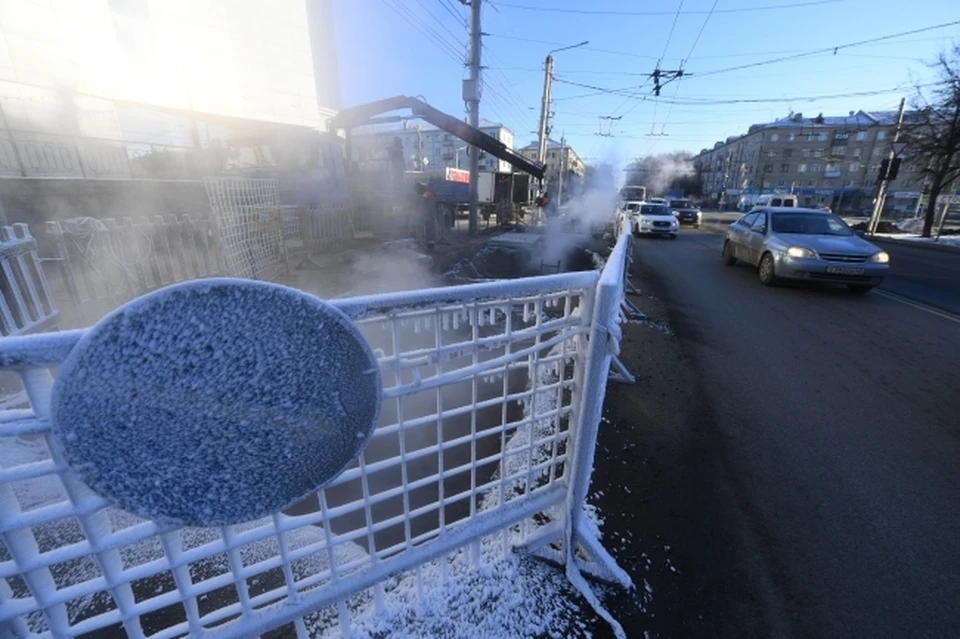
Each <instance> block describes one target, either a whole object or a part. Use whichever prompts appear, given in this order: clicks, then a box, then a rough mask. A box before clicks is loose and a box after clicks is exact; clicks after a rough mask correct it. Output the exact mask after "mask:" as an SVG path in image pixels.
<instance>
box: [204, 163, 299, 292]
mask: <svg viewBox="0 0 960 639" xmlns="http://www.w3.org/2000/svg"><path fill="white" fill-rule="evenodd" d="M203 182H204V184H205V185H206V187H207V196H208V197H209V199H210V208H211V210H212V211H213V214H214V217H215V218H216V220H217V227H218V230H219V232H218V240H219V247H220V252H221V256H222V259H223V262H224V264H225V266H226V272H228V273H230V274H232V275H235V276H237V277H246V278H250V279H270V278H271V277H272V276H273V275H275V274H277V273H278V272H280V270H283V269H285V270H287V271H289V269H290V264H289V261H288V260H289V256H288V254H287V245H286V242H285V241H284V238H283V230H284V222H283V214H282V212H281V207H280V188H279V184H278V182H277V180H273V179H253V178H238V177H218V178H204V180H203Z"/></svg>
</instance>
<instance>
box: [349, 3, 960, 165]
mask: <svg viewBox="0 0 960 639" xmlns="http://www.w3.org/2000/svg"><path fill="white" fill-rule="evenodd" d="M790 5H793V6H790ZM483 7H484V9H483V22H482V25H483V31H484V32H485V33H487V34H488V35H486V36H484V39H483V42H484V48H483V57H482V62H483V65H484V66H485V67H487V68H486V69H485V70H484V81H485V83H486V87H485V89H484V94H483V101H482V103H481V116H482V117H483V118H486V119H490V120H495V121H499V122H503V123H504V124H506V125H507V126H508V127H509V128H511V129H512V130H513V131H514V132H515V133H516V136H517V146H523V145H525V144H527V143H528V142H530V141H532V140H533V139H534V138H535V134H534V131H535V130H536V128H537V122H538V118H539V114H540V95H541V91H542V87H543V61H544V58H545V57H546V54H547V52H548V51H550V50H551V49H554V48H557V47H559V46H562V45H566V44H575V43H577V42H581V41H583V40H589V41H590V44H589V45H588V46H586V47H583V48H580V49H574V50H570V51H563V52H560V53H557V54H556V55H555V59H556V65H555V71H554V73H555V76H556V77H557V80H558V81H557V82H556V83H555V84H554V91H553V97H554V104H553V111H554V113H555V117H554V120H553V134H552V136H551V137H553V138H555V139H559V138H560V135H561V133H565V134H566V138H567V141H568V142H569V143H570V144H571V145H573V146H574V148H575V149H576V150H577V151H578V152H579V153H580V155H581V156H584V157H585V159H587V161H588V163H589V162H591V161H614V162H615V163H617V164H621V163H623V162H624V161H626V160H627V159H630V158H633V157H636V156H637V155H642V154H647V153H659V152H665V151H672V150H681V149H683V150H689V151H692V152H694V153H696V152H697V151H699V150H700V149H702V148H705V147H709V146H712V145H713V143H714V142H715V141H716V140H720V139H723V138H726V137H727V136H730V135H736V134H739V133H743V132H745V131H746V129H747V127H748V126H749V125H750V124H752V123H756V122H766V121H770V120H772V119H774V118H778V117H784V116H786V115H787V113H788V112H789V110H790V109H793V110H794V111H797V112H803V113H804V114H805V115H807V114H813V115H816V114H817V113H820V112H822V113H824V114H825V115H841V114H844V113H846V112H848V111H856V110H858V109H864V110H883V109H889V110H893V109H895V108H896V106H897V103H898V102H899V99H900V97H901V96H903V95H910V93H911V86H912V84H913V83H914V82H918V81H919V82H928V81H929V80H930V78H931V77H932V76H931V72H930V70H929V69H928V68H927V66H926V65H925V62H926V61H929V60H931V59H932V58H933V57H934V56H935V55H936V54H937V52H938V51H940V50H942V49H944V48H946V47H949V46H950V45H951V44H952V43H953V42H960V25H954V26H950V27H946V28H940V29H935V30H930V31H925V32H922V33H916V34H912V35H906V36H901V37H897V38H894V39H890V40H885V41H882V42H876V43H869V44H864V45H860V46H855V47H850V48H841V49H839V50H837V51H836V53H834V52H833V51H830V52H827V53H822V54H817V55H805V56H803V57H799V58H796V59H794V60H786V61H781V62H774V63H770V64H760V65H757V66H752V67H749V68H744V69H739V70H729V69H731V67H739V66H744V65H751V64H755V63H765V62H767V61H770V60H773V59H775V58H780V57H784V56H791V55H796V54H803V53H806V52H811V51H814V50H818V49H826V48H833V47H838V46H841V45H846V44H850V43H855V42H860V41H863V40H870V39H873V38H878V37H882V36H887V35H892V34H897V33H902V32H906V31H911V30H916V29H923V28H926V27H930V26H933V25H937V24H942V23H947V22H954V21H958V20H960V0H913V1H912V2H892V1H885V2H884V1H880V0H716V2H714V0H683V1H682V2H681V0H660V1H652V2H650V1H648V2H639V1H636V0H635V1H632V2H627V1H624V0H590V1H586V0H509V1H508V0H504V1H503V2H498V1H496V0H483ZM522 7H534V9H525V8H522ZM712 7H715V8H714V11H713V13H712V14H711V15H709V18H708V14H709V12H710V10H711V8H712ZM765 7H766V8H767V9H765V10H759V9H762V8H765ZM333 9H334V16H335V20H336V33H337V45H338V56H339V68H340V74H341V75H340V82H341V92H342V97H343V105H344V106H350V105H354V104H360V103H363V102H367V101H371V100H376V99H380V98H384V97H388V96H393V95H399V94H405V95H422V96H423V97H425V98H426V99H427V101H428V102H429V103H430V104H432V105H433V106H435V107H437V108H439V109H441V110H444V111H446V112H448V113H450V114H453V115H457V116H463V115H464V113H465V111H464V106H463V102H462V101H461V100H460V82H461V80H462V78H464V77H466V70H465V69H464V67H463V60H465V58H466V52H467V41H468V37H467V27H466V20H467V18H468V17H469V8H468V7H465V6H463V5H461V4H460V2H459V1H458V0H333ZM678 9H679V10H680V14H679V16H678V15H677V11H678ZM584 12H597V13H584ZM602 12H611V13H602ZM612 12H619V14H616V15H615V14H613V13H612ZM629 12H648V13H656V14H659V15H625V14H627V13H629ZM674 21H676V24H675V27H674ZM701 29H702V35H700V36H699V40H697V38H698V34H700V32H701ZM671 30H672V35H671ZM529 40H537V41H540V42H531V41H529ZM658 59H662V64H661V66H662V68H664V69H677V68H679V67H680V65H681V61H684V63H683V68H684V69H685V70H686V71H687V72H689V73H690V74H691V75H689V76H688V77H685V78H683V79H682V80H681V81H680V82H673V83H671V84H668V85H666V86H664V88H663V90H662V92H661V97H660V99H659V101H658V100H656V99H655V98H654V96H653V95H652V92H651V87H652V85H651V82H650V80H649V79H648V78H646V77H645V76H644V75H643V74H648V73H650V72H651V71H652V70H653V69H654V67H655V66H656V64H657V60H658ZM712 71H720V72H719V73H715V74H713V75H706V74H707V73H709V72H712ZM698 74H704V75H703V77H698ZM560 80H565V81H569V82H575V83H579V84H584V85H589V86H592V87H597V88H601V89H616V90H619V91H620V92H619V93H615V94H610V93H600V94H599V95H596V94H597V93H598V91H595V90H593V89H588V88H584V87H582V86H576V85H572V84H566V83H562V82H560ZM645 81H646V86H644V87H642V88H641V89H639V91H638V90H636V88H635V87H637V86H638V85H640V84H641V83H643V82H645ZM898 88H899V90H897V89H898ZM880 91H882V92H883V93H879V94H876V95H861V96H851V97H841V98H825V97H823V96H835V95H838V94H851V93H866V92H880ZM590 94H594V95H590ZM753 99H764V100H777V101H776V102H761V103H756V102H741V103H734V104H729V103H727V104H722V103H721V104H718V103H717V102H718V101H728V100H753ZM671 102H675V104H672V105H671V104H670V103H671ZM711 102H712V103H711ZM598 116H621V117H622V119H621V120H619V121H615V122H611V121H601V120H599V119H598ZM651 132H653V133H657V134H660V133H664V134H666V135H660V136H655V137H654V136H650V135H648V134H650V133H651ZM597 133H604V134H608V133H609V134H612V135H613V136H614V137H601V136H598V135H596V134H597Z"/></svg>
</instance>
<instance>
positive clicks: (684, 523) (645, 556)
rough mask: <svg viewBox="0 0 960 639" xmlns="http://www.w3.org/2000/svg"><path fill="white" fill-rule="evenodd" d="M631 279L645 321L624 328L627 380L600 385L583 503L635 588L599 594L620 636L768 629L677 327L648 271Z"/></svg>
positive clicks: (707, 410) (703, 399) (704, 402)
mask: <svg viewBox="0 0 960 639" xmlns="http://www.w3.org/2000/svg"><path fill="white" fill-rule="evenodd" d="M638 270H639V269H638ZM634 282H635V283H636V284H637V286H638V287H639V288H640V290H641V295H639V296H634V297H632V298H631V299H632V301H633V302H634V303H635V304H636V305H637V306H638V307H639V308H640V309H641V310H642V311H643V312H644V313H645V314H646V320H643V321H636V322H631V323H629V324H626V325H625V326H624V338H623V342H622V355H621V357H622V360H623V362H624V364H625V365H626V366H627V367H628V368H629V369H630V370H631V371H632V372H633V373H634V374H635V375H636V377H637V383H636V384H635V385H623V384H615V383H612V384H611V386H610V388H609V389H608V392H607V399H606V402H605V404H604V406H605V408H604V419H603V423H602V424H601V433H600V438H599V442H598V450H597V467H596V469H595V472H594V479H593V486H592V490H593V497H592V498H591V502H593V503H595V504H596V505H597V506H598V507H599V510H600V512H601V513H602V515H603V517H604V520H605V525H604V530H605V531H606V533H605V536H604V537H605V544H606V546H607V548H608V549H610V550H611V552H612V553H613V554H614V556H615V557H616V559H617V560H618V562H619V563H620V565H621V566H623V567H624V569H625V570H627V571H628V572H629V573H630V574H631V576H632V577H633V579H634V583H635V584H636V585H637V595H636V596H629V595H619V596H618V595H617V594H616V593H614V592H611V599H609V600H608V603H609V605H610V607H611V610H612V611H613V612H614V614H615V615H616V616H617V617H618V618H619V619H620V620H621V622H622V623H623V624H624V627H625V628H626V629H627V631H628V633H629V635H630V636H640V637H644V636H648V637H703V636H712V637H734V636H771V634H772V633H771V631H770V624H768V623H767V621H766V619H765V618H764V614H765V612H766V611H767V610H768V609H769V604H768V602H764V601H763V600H762V599H761V597H759V596H758V595H756V594H755V593H754V590H755V589H756V584H757V582H758V580H757V578H756V576H755V575H754V574H753V568H752V567H751V564H752V563H754V562H756V561H757V559H756V558H755V555H754V553H752V552H751V551H750V550H749V548H748V544H747V543H745V542H744V541H743V540H744V537H745V536H744V534H743V531H742V530H740V527H741V526H742V525H743V524H742V522H743V521H744V517H743V515H742V513H741V512H740V510H739V506H738V500H737V498H736V495H735V488H734V482H732V481H731V480H730V478H729V477H728V476H727V475H728V473H727V471H726V464H725V461H724V459H723V454H722V452H718V451H722V450H723V447H724V445H723V443H722V442H720V441H718V438H719V437H720V436H719V434H718V432H717V429H716V428H715V426H714V419H713V415H712V408H711V406H710V404H709V400H708V399H707V393H706V392H705V390H704V388H703V384H704V383H705V381H704V380H702V379H699V376H698V373H697V367H696V366H695V363H694V362H693V361H692V360H691V358H690V357H689V355H688V354H687V353H686V352H685V348H684V342H685V341H686V340H685V339H684V336H683V331H685V330H686V328H685V327H683V326H682V324H681V325H680V326H679V327H678V328H679V329H680V332H681V337H680V338H679V339H678V338H677V337H676V336H675V335H674V333H673V331H672V329H671V326H674V325H676V318H674V317H671V315H670V314H669V313H668V307H667V305H666V304H665V303H664V301H663V300H661V299H660V298H659V295H658V293H659V292H658V291H655V290H654V279H653V278H652V277H650V275H649V274H647V273H639V275H638V276H637V277H635V278H634ZM645 632H648V633H649V635H644V633H645ZM773 634H776V633H773Z"/></svg>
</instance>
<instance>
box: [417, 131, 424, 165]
mask: <svg viewBox="0 0 960 639" xmlns="http://www.w3.org/2000/svg"><path fill="white" fill-rule="evenodd" d="M417 170H418V171H423V132H422V130H421V127H420V125H419V124H418V125H417Z"/></svg>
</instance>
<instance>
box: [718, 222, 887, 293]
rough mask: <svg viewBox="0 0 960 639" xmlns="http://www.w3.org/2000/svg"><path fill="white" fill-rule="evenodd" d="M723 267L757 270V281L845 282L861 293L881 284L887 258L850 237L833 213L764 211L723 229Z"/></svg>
mask: <svg viewBox="0 0 960 639" xmlns="http://www.w3.org/2000/svg"><path fill="white" fill-rule="evenodd" d="M723 259H724V261H725V262H726V263H727V264H730V265H732V264H735V263H736V262H737V260H741V261H743V262H746V263H748V264H751V265H753V266H755V267H757V273H758V274H759V276H760V281H761V282H762V283H763V284H765V285H767V286H770V285H772V284H775V283H776V282H777V280H781V279H784V280H786V279H789V280H806V281H811V282H834V283H837V284H846V285H847V286H848V287H849V288H850V290H851V291H854V292H856V293H866V292H868V291H869V290H870V289H872V288H873V287H874V286H876V285H878V284H880V282H882V281H883V278H884V276H885V275H886V274H887V269H888V268H889V263H890V256H889V255H887V253H885V252H884V251H882V250H880V249H879V248H878V247H876V246H874V245H873V244H871V243H870V242H867V241H866V240H864V239H863V238H861V237H859V236H858V235H857V234H856V233H854V232H853V231H852V230H851V229H850V227H849V226H847V225H846V223H845V222H844V221H843V220H841V219H840V218H839V217H837V216H836V215H833V214H832V213H828V212H826V211H823V210H817V209H799V208H780V207H767V208H761V209H755V210H753V211H750V212H749V213H747V214H746V215H744V216H743V217H741V218H740V219H739V220H737V221H736V222H734V223H733V224H731V225H730V226H729V227H728V228H727V233H726V236H725V237H724V240H723Z"/></svg>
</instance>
